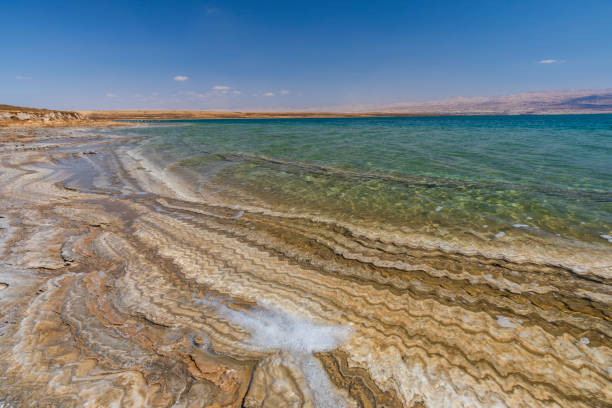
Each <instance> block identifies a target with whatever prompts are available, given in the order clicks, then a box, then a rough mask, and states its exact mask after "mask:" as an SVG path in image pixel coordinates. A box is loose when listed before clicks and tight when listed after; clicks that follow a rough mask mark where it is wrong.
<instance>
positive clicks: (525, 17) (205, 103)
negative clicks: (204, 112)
mask: <svg viewBox="0 0 612 408" xmlns="http://www.w3.org/2000/svg"><path fill="white" fill-rule="evenodd" d="M0 34H1V37H0V38H1V39H2V50H1V51H0V103H9V104H17V105H27V106H45V107H55V108H81V109H85V108H117V109H120V108H193V109H223V108H234V109H236V108H266V107H267V108H270V107H309V106H325V105H334V104H347V103H391V102H398V101H422V100H432V99H440V98H446V97H453V96H475V95H485V96H487V95H502V94H509V93H516V92H522V91H534V90H562V89H601V88H611V87H612V0H582V1H578V0H576V1H565V0H555V1H548V0H529V1H519V0H516V1H511V0H508V1H497V0H488V1H461V0H446V1H441V0H429V1H407V0H404V1H359V0H354V1H346V2H344V1H332V0H326V1H317V0H314V1H307V2H297V1H232V2H222V1H217V2H214V1H211V2H206V1H155V0H149V1H82V0H81V1H61V0H57V1H49V0H45V1H36V0H34V1H32V0H29V1H25V0H21V1H8V0H5V1H3V2H2V5H1V7H0ZM542 62H544V63H542ZM546 62H548V63H546ZM181 79H183V80H181Z"/></svg>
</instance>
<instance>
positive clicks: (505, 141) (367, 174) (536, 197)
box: [121, 115, 612, 246]
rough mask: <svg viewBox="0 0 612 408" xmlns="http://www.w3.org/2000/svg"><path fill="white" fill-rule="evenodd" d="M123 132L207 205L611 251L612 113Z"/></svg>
mask: <svg viewBox="0 0 612 408" xmlns="http://www.w3.org/2000/svg"><path fill="white" fill-rule="evenodd" d="M121 132H131V133H137V134H139V135H146V136H147V137H146V138H144V139H142V140H143V141H142V142H141V145H140V146H139V151H140V152H141V153H142V155H143V157H147V158H148V160H149V161H150V163H153V164H155V165H156V166H158V168H159V170H161V171H164V172H174V173H176V175H177V176H180V177H184V179H185V183H186V184H189V183H191V184H192V186H193V188H194V191H196V190H197V191H198V192H199V194H202V195H203V196H205V195H206V194H214V193H217V191H218V190H223V191H225V190H226V189H227V191H231V196H232V197H235V199H236V200H237V201H239V202H240V201H243V202H250V201H249V200H251V201H252V200H258V201H259V202H265V203H267V206H268V207H269V208H274V207H278V208H282V209H284V210H286V211H293V212H295V213H296V214H301V213H309V214H317V215H319V216H322V215H325V216H328V217H333V218H336V219H339V220H345V221H349V222H354V223H359V222H364V223H368V224H369V225H372V224H374V225H381V226H384V225H387V226H388V225H395V226H402V227H406V228H409V229H412V230H415V231H420V232H422V233H428V234H432V235H435V236H438V237H446V236H449V235H453V234H456V235H466V234H467V235H470V234H476V235H478V236H479V237H489V238H490V239H499V238H501V237H503V236H506V234H511V235H512V234H513V235H514V236H516V237H520V236H522V235H525V236H537V237H540V238H547V237H551V238H554V237H562V238H563V239H565V240H568V241H574V242H583V243H592V244H595V245H603V246H606V245H610V242H612V115H564V116H478V117H421V118H357V119H261V120H199V121H171V122H160V123H158V124H157V123H154V124H153V125H152V126H150V127H144V128H137V129H126V130H122V131H121ZM209 186H216V187H215V188H216V190H214V191H212V190H206V187H209ZM228 194H229V193H228ZM521 234H522V235H521ZM608 241H609V242H608Z"/></svg>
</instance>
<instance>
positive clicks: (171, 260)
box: [0, 128, 612, 407]
mask: <svg viewBox="0 0 612 408" xmlns="http://www.w3.org/2000/svg"><path fill="white" fill-rule="evenodd" d="M99 130H101V128H94V129H91V128H90V129H80V128H79V129H76V128H28V129H19V128H8V129H0V167H1V171H2V173H3V175H4V176H3V178H2V180H0V197H1V202H2V206H1V207H0V211H1V212H0V216H1V218H0V254H1V256H0V265H2V266H3V268H1V270H0V295H1V296H2V297H0V314H2V315H3V316H7V319H6V322H5V323H3V325H2V327H1V334H2V336H1V337H0V373H2V374H0V379H1V380H2V383H3V384H4V389H3V391H2V392H1V393H0V402H8V403H12V404H16V405H20V404H21V405H26V404H34V403H39V404H48V405H62V406H81V405H84V404H91V405H94V406H107V405H111V404H112V403H117V402H119V401H121V402H123V403H132V404H134V405H136V406H141V405H146V406H160V407H162V406H163V407H165V406H172V405H174V406H181V405H182V406H191V405H190V404H196V403H200V405H204V404H206V405H208V406H214V405H213V404H215V403H216V404H218V405H222V406H232V407H233V406H236V407H238V406H245V407H259V406H264V403H265V401H268V402H270V401H273V402H272V403H273V404H275V405H276V406H291V405H293V404H298V405H309V404H312V405H314V406H322V407H325V406H334V407H340V406H346V407H358V406H368V405H369V406H380V405H385V406H389V407H394V406H396V407H400V406H409V407H410V406H421V405H425V406H427V407H433V406H444V405H447V406H448V405H449V404H458V405H460V404H464V405H469V406H475V407H476V406H483V407H488V406H493V405H495V404H497V405H499V406H518V405H525V406H533V407H537V406H548V405H549V404H550V401H555V403H556V404H558V405H559V406H575V407H589V406H605V405H606V404H610V403H612V397H611V396H610V394H609V393H607V392H606V389H607V388H606V387H607V386H608V385H609V384H610V380H611V377H612V372H610V367H611V366H612V347H611V343H610V338H611V336H612V327H611V326H610V307H609V305H610V303H609V302H610V299H612V293H611V291H610V285H609V282H608V279H607V278H606V277H603V276H595V277H593V276H589V277H588V279H587V278H584V277H582V276H580V274H576V273H575V271H571V270H569V269H568V268H564V267H558V266H555V265H550V264H538V263H534V262H521V261H520V260H512V259H507V258H506V259H504V258H503V257H502V258H499V259H498V258H488V257H486V256H483V255H482V254H469V253H458V252H456V251H446V252H445V251H443V250H441V248H427V247H418V246H415V245H413V244H412V243H410V242H409V241H406V240H404V239H403V235H402V232H401V231H396V232H394V233H393V234H389V235H386V236H381V235H380V232H377V231H367V230H365V229H363V230H361V231H360V230H357V229H354V230H351V229H350V228H346V226H342V225H340V224H338V223H334V222H333V220H325V219H314V218H312V217H308V216H306V215H304V216H303V217H296V216H292V215H291V214H283V213H281V212H273V211H268V212H266V211H261V210H260V209H258V208H256V206H255V205H254V204H253V206H252V207H244V206H242V207H239V208H238V207H236V206H232V205H229V204H228V203H227V202H224V201H223V200H221V199H219V200H216V201H212V200H211V201H205V200H198V199H197V197H196V198H193V197H192V198H190V199H186V198H189V197H180V196H178V195H177V194H176V193H175V192H174V191H173V189H172V188H170V187H172V186H166V185H164V184H163V183H161V182H160V181H159V180H158V179H159V177H157V176H156V175H155V171H154V169H151V168H148V169H147V166H146V165H145V164H144V163H143V162H141V161H139V160H140V159H139V158H138V157H133V156H130V155H129V154H127V152H126V149H127V147H125V146H126V145H127V144H128V143H130V142H131V139H130V136H117V135H114V134H113V132H112V129H111V131H106V132H104V133H100V131H99ZM16 142H18V143H16ZM279 384H280V385H279ZM194 406H198V405H194Z"/></svg>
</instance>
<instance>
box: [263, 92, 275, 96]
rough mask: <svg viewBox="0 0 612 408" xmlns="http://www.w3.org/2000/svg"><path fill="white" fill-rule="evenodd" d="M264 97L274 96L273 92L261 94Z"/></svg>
mask: <svg viewBox="0 0 612 408" xmlns="http://www.w3.org/2000/svg"><path fill="white" fill-rule="evenodd" d="M263 95H264V96H274V92H266V93H265V94H263Z"/></svg>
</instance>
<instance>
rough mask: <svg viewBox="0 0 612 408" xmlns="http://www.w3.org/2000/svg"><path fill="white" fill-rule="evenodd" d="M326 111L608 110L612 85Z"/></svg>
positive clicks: (611, 107) (611, 109)
mask: <svg viewBox="0 0 612 408" xmlns="http://www.w3.org/2000/svg"><path fill="white" fill-rule="evenodd" d="M313 110H318V111H326V112H389V113H400V112H405V113H448V114H509V115H517V114H555V113H612V89H606V90H597V91H592V90H591V91H554V92H525V93H519V94H514V95H506V96H495V97H482V96H477V97H471V98H464V97H458V98H451V99H444V100H438V101H430V102H398V103H393V104H386V105H336V106H329V107H318V108H313Z"/></svg>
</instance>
